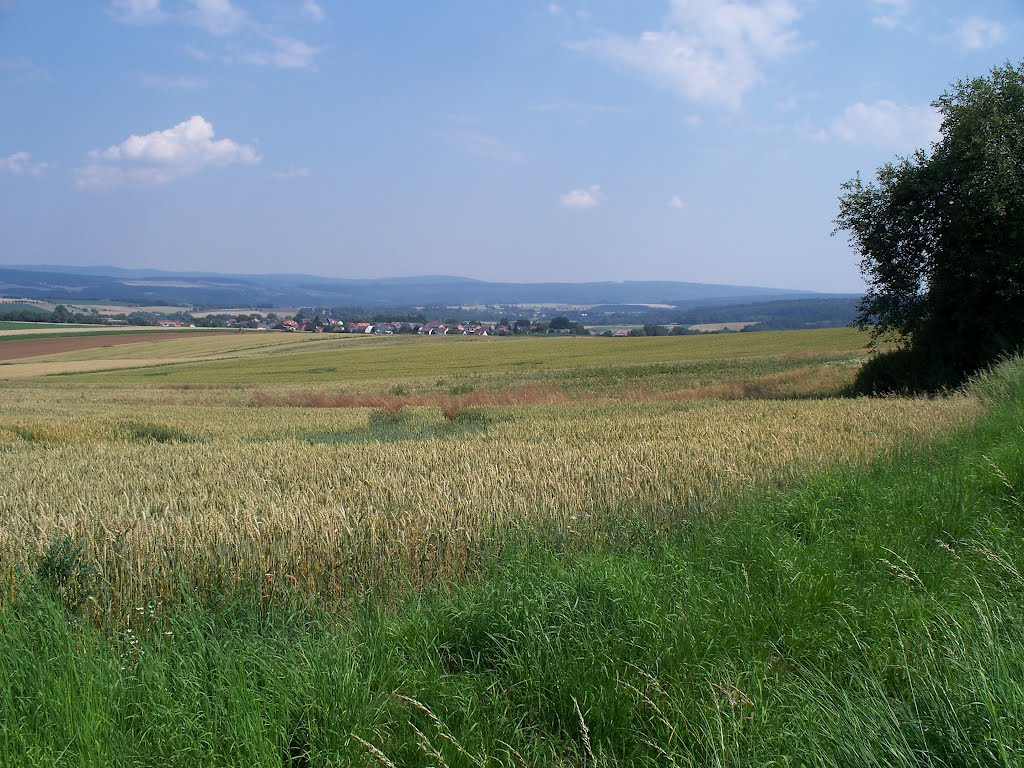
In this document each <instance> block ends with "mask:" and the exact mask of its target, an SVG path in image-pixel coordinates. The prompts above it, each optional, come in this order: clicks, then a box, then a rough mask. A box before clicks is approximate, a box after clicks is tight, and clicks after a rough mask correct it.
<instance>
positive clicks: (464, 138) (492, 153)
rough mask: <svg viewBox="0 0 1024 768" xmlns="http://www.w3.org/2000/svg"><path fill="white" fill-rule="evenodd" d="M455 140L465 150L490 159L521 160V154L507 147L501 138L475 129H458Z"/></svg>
mask: <svg viewBox="0 0 1024 768" xmlns="http://www.w3.org/2000/svg"><path fill="white" fill-rule="evenodd" d="M455 140H456V141H457V142H458V143H459V144H460V145H461V146H462V147H464V148H465V149H466V150H467V151H469V152H471V153H472V154H474V155H480V156H481V157H489V158H491V159H492V160H521V159H522V154H520V153H519V152H518V151H516V150H514V149H512V148H511V147H509V146H508V145H507V144H506V143H505V142H504V141H502V140H501V139H498V138H495V137H494V136H487V135H485V134H482V133H477V132H475V131H459V132H458V133H456V134H455Z"/></svg>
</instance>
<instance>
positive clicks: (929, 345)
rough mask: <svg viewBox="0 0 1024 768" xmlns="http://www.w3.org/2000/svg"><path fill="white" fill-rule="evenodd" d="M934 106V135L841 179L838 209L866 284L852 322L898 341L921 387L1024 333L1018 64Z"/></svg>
mask: <svg viewBox="0 0 1024 768" xmlns="http://www.w3.org/2000/svg"><path fill="white" fill-rule="evenodd" d="M933 106H934V107H935V108H936V109H937V110H938V111H939V113H940V114H941V117H942V128H941V139H940V140H939V141H938V142H937V143H935V144H933V145H932V147H931V148H930V149H929V150H923V149H921V150H918V151H917V152H915V153H914V154H913V155H912V156H911V157H909V158H901V159H898V160H897V161H896V162H893V163H887V164H885V165H883V166H882V167H881V168H879V169H878V171H877V172H876V176H875V181H874V182H872V183H864V182H863V181H862V180H861V178H860V176H859V175H858V176H857V177H855V178H854V179H852V180H850V181H848V182H847V183H846V184H844V185H843V194H842V196H841V197H840V198H839V215H838V217H837V218H836V230H837V231H840V230H845V231H847V232H848V233H849V238H850V242H851V244H852V245H853V246H854V247H855V248H856V249H857V251H858V252H859V253H860V255H861V264H860V269H861V273H862V274H863V276H864V278H865V280H866V281H867V285H868V290H867V293H866V294H865V296H864V298H863V300H862V301H861V302H860V304H859V306H858V316H857V322H858V324H859V325H860V326H861V327H868V326H870V327H871V328H872V334H873V341H877V340H878V339H879V338H893V337H894V338H896V339H898V340H899V341H900V342H902V347H903V351H902V352H901V353H900V361H899V364H898V366H897V367H898V368H900V369H906V370H907V371H910V372H911V373H912V376H911V378H915V379H916V381H915V382H913V386H914V387H916V388H924V389H935V388H938V387H941V386H946V385H950V384H954V383H957V382H958V381H960V380H962V379H963V377H964V376H965V375H967V374H970V373H972V372H974V371H977V370H978V369H979V368H982V367H984V366H985V365H988V364H989V363H991V362H993V361H994V360H995V359H996V358H998V357H999V356H1000V355H1001V354H1005V353H1007V352H1010V351H1014V350H1016V349H1019V348H1020V347H1021V345H1022V344H1024V63H1022V64H1021V65H1020V66H1014V65H1012V64H1010V63H1009V62H1008V63H1006V64H1005V65H1004V66H1002V67H996V68H995V69H993V70H992V72H991V73H990V75H989V76H987V77H977V78H974V79H970V80H963V81H959V82H957V83H956V84H955V85H953V86H952V87H951V88H950V90H948V91H946V92H945V93H943V94H942V95H941V96H940V97H939V98H938V99H937V100H936V101H935V102H933ZM878 367H879V366H878V365H877V364H876V366H875V368H876V369H877V368H878ZM876 372H877V371H876ZM885 388H892V387H888V386H887V387H885ZM897 388H901V387H897Z"/></svg>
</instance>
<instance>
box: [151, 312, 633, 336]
mask: <svg viewBox="0 0 1024 768" xmlns="http://www.w3.org/2000/svg"><path fill="white" fill-rule="evenodd" d="M156 325H157V326H158V327H161V328H190V327H191V328H195V327H210V326H213V327H224V328H237V329H238V330H239V331H240V332H244V331H250V330H251V331H285V332H290V333H359V334H376V335H392V334H411V335H419V336H517V335H528V334H563V335H584V336H599V335H608V336H627V335H629V331H628V330H616V331H604V330H602V331H596V330H588V329H587V328H586V327H584V325H583V324H582V323H579V322H575V321H572V320H569V319H568V318H565V317H555V318H552V319H551V320H550V321H548V320H515V321H509V320H501V321H498V322H487V321H479V320H468V321H458V320H450V321H446V322H441V321H438V320H430V321H426V322H416V321H405V320H403V321H381V322H368V321H352V322H346V321H344V320H340V319H337V318H334V317H331V316H327V317H321V316H320V315H315V316H314V317H312V318H310V317H306V316H305V314H303V313H302V312H299V313H297V314H296V315H294V316H291V317H288V316H284V317H281V316H278V315H276V314H274V313H273V312H271V313H269V314H268V315H266V316H265V317H264V316H263V315H260V314H252V315H244V314H243V315H236V316H225V315H220V316H213V315H211V316H208V317H206V318H203V319H202V320H194V319H192V318H189V317H185V318H181V317H165V318H161V319H159V320H157V321H156Z"/></svg>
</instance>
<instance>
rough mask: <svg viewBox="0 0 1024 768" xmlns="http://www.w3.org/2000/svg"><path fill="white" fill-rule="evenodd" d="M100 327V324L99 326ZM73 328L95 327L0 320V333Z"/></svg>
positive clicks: (90, 326)
mask: <svg viewBox="0 0 1024 768" xmlns="http://www.w3.org/2000/svg"><path fill="white" fill-rule="evenodd" d="M99 327H100V328H102V326H99ZM75 328H85V329H95V328H97V326H95V325H74V324H71V323H23V322H19V321H16V320H0V335H3V334H7V333H10V332H11V331H14V332H18V331H37V330H47V331H63V330H71V329H75Z"/></svg>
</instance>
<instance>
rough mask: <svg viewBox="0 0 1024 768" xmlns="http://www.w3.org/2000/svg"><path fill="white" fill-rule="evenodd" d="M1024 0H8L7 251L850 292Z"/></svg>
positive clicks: (1017, 45)
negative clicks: (862, 237) (888, 169)
mask: <svg viewBox="0 0 1024 768" xmlns="http://www.w3.org/2000/svg"><path fill="white" fill-rule="evenodd" d="M1022 43H1024V3H1022V2H1021V0H978V1H976V2H970V3H966V2H963V1H962V0H955V1H954V0H560V1H559V2H557V3H555V2H545V1H543V0H538V1H536V2H535V1H534V0H514V1H513V0H431V1H430V2H401V3H399V2H387V1H386V0H336V1H332V0H274V1H273V2H270V1H269V0H267V1H264V0H108V1H106V2H103V1H101V0H96V1H95V2H92V1H90V0H74V2H69V0H0V101H2V104H3V105H4V106H3V111H2V112H3V119H2V120H0V263H5V264H34V263H37V264H42V263H48V264H79V265H85V264H104V265H107V264H109V265H117V266H145V267H155V268H164V269H180V270H204V271H225V272H250V273H256V272H260V273H274V272H305V273H311V274H322V275H330V276H338V277H376V276H392V275H422V274H454V275H465V276H470V277H478V278H483V279H489V280H506V281H511V280H515V281H524V282H537V281H549V280H567V281H584V280H630V279H667V280H688V281H698V282H721V283H734V284H747V285H764V286H773V287H790V288H802V289H811V290H823V291H858V290H860V289H861V287H862V284H861V282H860V278H859V275H858V271H857V261H858V259H857V256H856V254H854V253H853V252H852V251H851V250H850V249H849V247H848V246H847V245H846V243H845V239H844V238H843V237H842V236H837V237H834V238H833V237H830V233H831V231H832V228H833V225H832V219H833V217H834V216H835V213H836V196H837V194H838V192H839V186H840V184H841V183H842V182H843V181H845V180H846V179H848V178H850V177H852V176H853V175H854V174H855V173H856V172H857V171H861V172H862V173H863V174H865V175H870V174H871V173H872V172H873V170H874V169H875V168H876V167H877V166H878V165H879V164H881V163H883V162H885V161H887V160H891V159H893V158H894V157H896V156H897V155H899V154H907V153H909V152H911V151H912V150H913V149H914V148H916V147H920V146H927V145H928V143H929V142H930V141H932V140H934V139H936V138H937V136H938V134H937V119H936V117H935V114H934V112H933V111H932V110H931V108H930V107H929V102H931V101H932V100H933V99H934V98H935V97H936V96H937V95H938V94H939V93H940V92H941V91H942V90H943V89H945V88H946V87H947V86H948V85H949V84H950V83H951V82H953V81H955V80H957V79H961V78H965V77H971V76H975V75H981V74H985V73H986V72H987V71H988V70H989V69H991V67H992V66H994V65H997V64H1001V63H1003V62H1005V61H1007V60H1011V61H1014V62H1019V61H1020V59H1021V58H1022V55H1024V45H1022Z"/></svg>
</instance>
